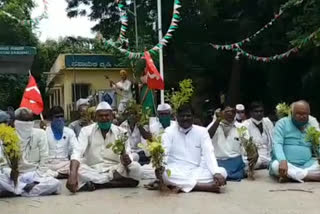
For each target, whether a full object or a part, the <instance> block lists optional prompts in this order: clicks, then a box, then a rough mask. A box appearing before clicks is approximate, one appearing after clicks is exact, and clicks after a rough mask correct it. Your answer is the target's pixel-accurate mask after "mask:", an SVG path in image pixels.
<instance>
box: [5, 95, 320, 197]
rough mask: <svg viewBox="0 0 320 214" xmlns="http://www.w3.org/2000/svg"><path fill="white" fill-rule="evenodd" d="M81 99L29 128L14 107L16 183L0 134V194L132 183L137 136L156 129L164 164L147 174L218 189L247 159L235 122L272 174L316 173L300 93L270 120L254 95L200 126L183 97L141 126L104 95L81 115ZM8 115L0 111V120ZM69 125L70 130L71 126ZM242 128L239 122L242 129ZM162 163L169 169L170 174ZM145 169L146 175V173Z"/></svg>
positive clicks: (137, 171)
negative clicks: (121, 143) (74, 117)
mask: <svg viewBox="0 0 320 214" xmlns="http://www.w3.org/2000/svg"><path fill="white" fill-rule="evenodd" d="M87 108H88V106H86V104H84V105H80V106H79V110H80V112H81V114H80V115H81V118H80V119H79V120H78V121H75V122H73V123H72V124H70V126H69V127H70V128H68V127H66V126H65V118H64V110H63V109H62V108H61V107H59V106H56V107H53V108H52V109H50V114H49V117H50V123H49V124H48V125H47V127H46V128H45V130H41V129H37V128H34V121H33V114H32V112H31V111H30V110H29V109H26V108H19V109H17V110H16V111H15V121H14V127H15V129H16V133H17V135H18V137H19V139H20V142H21V150H22V157H21V160H20V162H19V178H18V184H17V185H14V182H13V181H12V179H11V169H10V167H9V166H8V161H7V160H6V155H5V154H4V152H3V145H2V142H0V144H1V147H0V196H18V195H21V196H39V195H49V194H59V193H60V191H61V188H62V184H61V182H60V181H59V180H58V179H63V178H67V183H66V187H67V188H68V189H69V190H70V191H71V192H73V193H75V192H78V191H93V190H95V189H101V188H115V187H136V186H138V184H139V181H140V180H141V178H143V177H144V174H145V172H144V171H145V170H146V169H147V168H148V166H149V169H150V168H151V169H152V167H151V164H150V163H149V162H150V157H149V155H148V152H147V151H144V150H143V149H141V148H139V146H138V144H139V143H144V142H145V141H147V140H149V139H151V138H152V136H159V135H161V136H162V144H163V147H164V149H165V163H166V164H165V168H162V169H152V170H151V171H153V172H152V173H153V175H154V178H158V179H159V178H162V179H163V181H164V183H165V184H166V185H167V186H168V187H170V188H172V189H175V191H176V190H178V191H180V192H190V191H206V192H220V191H221V189H222V188H223V187H224V186H225V185H226V181H227V180H234V181H239V180H241V179H243V178H245V177H246V175H247V170H248V164H249V162H251V160H250V158H249V157H248V156H247V154H246V151H245V149H244V148H243V142H242V137H243V136H241V133H240V132H239V129H240V128H241V127H245V128H246V129H244V130H245V136H246V138H251V139H252V140H253V143H254V144H255V146H256V148H257V152H258V154H257V155H258V158H257V159H256V160H255V161H254V164H255V169H267V168H269V171H270V175H272V176H276V177H278V178H279V181H281V182H284V181H289V180H295V181H299V182H304V181H320V166H319V163H318V161H316V159H315V158H314V155H313V151H312V145H311V143H310V142H307V141H306V129H307V128H308V127H310V126H314V127H315V128H316V129H317V130H319V124H318V123H317V122H315V121H314V120H310V119H309V118H310V106H309V104H308V103H307V102H305V101H297V102H295V103H293V104H292V115H291V116H288V117H285V118H282V119H281V120H279V121H278V122H277V123H276V125H275V127H273V123H272V122H271V121H270V120H269V119H268V118H265V117H264V108H263V105H262V104H261V103H258V102H254V103H252V104H251V106H250V115H251V118H250V119H247V120H245V121H240V122H239V121H237V117H236V109H235V108H234V107H233V106H226V107H225V108H224V109H222V111H221V112H219V113H217V114H216V115H214V119H213V121H212V123H211V124H210V125H209V126H208V127H207V128H205V127H201V126H198V125H194V123H193V121H194V111H193V108H192V106H191V105H190V104H184V105H182V106H180V108H179V109H177V112H176V121H174V118H173V117H172V109H171V107H170V105H168V104H162V105H159V106H158V109H157V110H158V113H157V117H155V118H150V124H149V126H142V125H140V124H139V123H137V121H138V118H136V115H129V116H128V117H127V118H126V120H125V121H124V122H122V123H121V125H120V126H117V125H116V124H114V114H113V111H112V108H111V107H110V105H109V104H108V103H107V102H101V103H100V104H99V105H98V106H97V107H96V113H95V118H94V121H91V120H90V119H89V118H88V115H87V113H86V112H87ZM9 121H10V116H9V115H8V114H7V113H5V112H3V111H0V123H8V122H9ZM75 129H76V131H75ZM242 130H243V129H242ZM124 134H127V135H128V140H127V141H126V145H125V152H124V153H122V154H121V155H117V154H115V153H113V151H112V149H110V148H109V147H107V145H108V144H110V143H114V142H115V140H117V139H120V138H121V136H123V135H124ZM166 169H169V170H170V171H171V173H170V176H169V175H168V173H166ZM151 177H152V176H151Z"/></svg>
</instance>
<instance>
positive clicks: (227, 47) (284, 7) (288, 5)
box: [212, 0, 303, 50]
mask: <svg viewBox="0 0 320 214" xmlns="http://www.w3.org/2000/svg"><path fill="white" fill-rule="evenodd" d="M302 2H303V0H300V1H298V2H294V1H288V2H287V3H285V4H283V5H282V6H281V7H280V9H279V11H278V13H276V14H275V15H274V17H273V19H271V21H269V22H268V23H267V24H265V25H264V26H263V27H262V28H260V29H259V30H258V31H257V32H255V33H254V34H252V35H250V36H249V37H247V38H245V39H243V40H241V41H239V42H235V43H231V44H226V45H219V44H212V47H213V48H215V49H216V50H232V49H236V48H237V47H241V46H243V45H244V44H246V43H249V42H251V41H252V40H254V39H255V38H256V37H258V36H259V35H260V34H261V33H262V32H264V31H266V30H267V29H269V28H270V27H271V26H272V25H273V24H274V23H275V22H276V21H277V20H278V19H279V18H280V17H281V16H282V15H283V14H284V12H285V11H286V10H287V9H289V8H291V7H292V6H296V5H300V4H301V3H302Z"/></svg>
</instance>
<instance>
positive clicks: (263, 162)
mask: <svg viewBox="0 0 320 214" xmlns="http://www.w3.org/2000/svg"><path fill="white" fill-rule="evenodd" d="M243 162H244V163H245V165H246V166H245V170H246V171H248V169H249V162H248V159H247V157H243ZM269 164H270V160H269V159H267V158H264V157H260V156H259V158H258V160H257V163H256V165H255V167H254V169H267V168H268V166H269Z"/></svg>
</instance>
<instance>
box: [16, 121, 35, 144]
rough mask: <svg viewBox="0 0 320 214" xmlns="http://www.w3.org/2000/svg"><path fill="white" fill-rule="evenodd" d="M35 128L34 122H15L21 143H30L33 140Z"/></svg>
mask: <svg viewBox="0 0 320 214" xmlns="http://www.w3.org/2000/svg"><path fill="white" fill-rule="evenodd" d="M33 126H34V122H33V121H20V120H15V121H14V127H15V128H16V131H17V133H18V135H19V137H20V139H21V141H29V140H30V139H31V135H32V129H33Z"/></svg>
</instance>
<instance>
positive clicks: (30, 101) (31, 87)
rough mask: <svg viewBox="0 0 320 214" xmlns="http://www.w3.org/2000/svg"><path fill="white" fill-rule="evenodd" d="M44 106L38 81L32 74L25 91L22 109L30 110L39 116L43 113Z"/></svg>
mask: <svg viewBox="0 0 320 214" xmlns="http://www.w3.org/2000/svg"><path fill="white" fill-rule="evenodd" d="M43 106H44V105H43V101H42V97H41V93H40V90H39V88H38V85H37V83H36V80H35V79H34V77H33V76H32V75H31V74H30V76H29V83H28V85H27V87H26V89H25V91H24V94H23V97H22V101H21V104H20V107H25V108H28V109H30V110H31V111H32V112H33V113H34V114H36V115H39V114H41V113H42V112H43Z"/></svg>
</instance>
